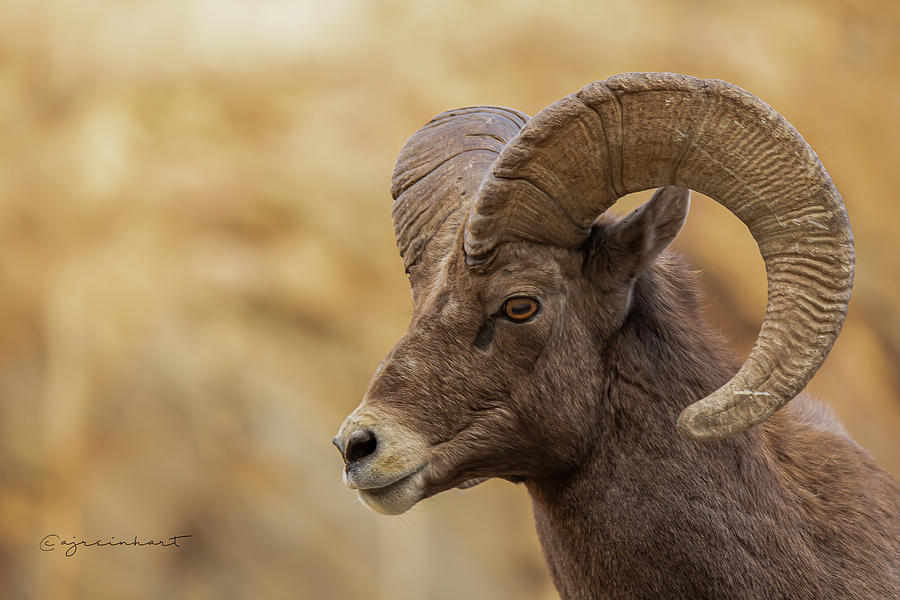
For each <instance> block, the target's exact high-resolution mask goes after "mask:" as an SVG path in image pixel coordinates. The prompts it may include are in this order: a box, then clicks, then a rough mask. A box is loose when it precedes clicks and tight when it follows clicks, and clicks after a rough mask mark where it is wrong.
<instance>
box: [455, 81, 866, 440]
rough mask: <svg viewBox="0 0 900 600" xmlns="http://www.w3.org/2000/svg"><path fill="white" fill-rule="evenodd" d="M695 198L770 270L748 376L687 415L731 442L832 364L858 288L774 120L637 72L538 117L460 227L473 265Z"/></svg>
mask: <svg viewBox="0 0 900 600" xmlns="http://www.w3.org/2000/svg"><path fill="white" fill-rule="evenodd" d="M665 185H676V186H681V187H686V188H692V189H694V190H697V191H699V192H701V193H703V194H706V195H707V196H709V197H711V198H713V199H715V200H716V201H717V202H719V203H720V204H722V205H723V206H725V207H726V208H728V209H729V210H730V211H731V212H732V213H734V214H735V215H736V216H737V217H738V218H739V219H740V220H741V221H742V222H743V223H744V224H745V225H746V226H747V228H748V229H749V230H750V233H751V234H752V235H753V237H754V239H755V240H756V242H757V244H758V245H759V249H760V252H761V254H762V257H763V259H764V261H765V265H766V275H767V281H768V302H767V306H766V314H765V318H764V320H763V323H762V327H761V329H760V332H759V335H758V337H757V340H756V343H755V344H754V346H753V349H752V350H751V352H750V355H749V356H748V357H747V360H746V361H745V362H744V364H743V366H742V367H741V369H740V370H739V371H738V373H737V374H735V376H734V377H733V378H732V379H731V380H730V381H728V382H727V383H726V384H725V385H724V386H722V387H721V388H719V389H718V390H716V391H715V392H713V393H712V394H711V395H709V396H707V397H706V398H703V399H702V400H699V401H696V402H694V403H693V404H691V405H690V406H688V407H687V408H686V409H685V410H684V411H683V412H682V414H681V416H680V417H679V419H678V430H679V432H680V433H681V435H682V436H683V437H685V438H688V439H696V440H705V439H719V438H724V437H727V436H729V435H731V434H734V433H736V432H738V431H742V430H744V429H747V428H748V427H751V426H752V425H755V424H757V423H759V422H760V421H762V420H764V419H765V418H766V417H768V416H769V415H770V414H772V413H773V412H774V411H775V410H777V409H779V408H780V407H782V406H783V405H784V404H785V403H787V402H788V401H789V400H790V399H792V398H793V397H794V396H795V395H797V394H798V393H799V392H800V391H801V390H802V389H803V387H804V386H805V385H806V383H807V382H808V381H809V379H810V378H811V377H812V376H813V375H814V374H815V372H816V371H817V370H818V368H819V366H821V364H822V362H823V361H824V360H825V357H826V356H827V354H828V352H829V350H830V349H831V347H832V345H833V343H834V341H835V339H836V338H837V336H838V334H839V333H840V329H841V326H842V325H843V322H844V317H845V315H846V311H847V305H848V303H849V300H850V289H851V287H852V285H853V263H854V252H853V236H852V233H851V230H850V223H849V221H848V219H847V213H846V211H845V210H844V205H843V202H842V201H841V197H840V195H839V194H838V192H837V190H836V189H835V187H834V184H833V183H832V181H831V178H830V177H829V175H828V173H827V172H826V171H825V168H824V167H823V165H822V163H821V162H820V161H819V158H818V157H817V156H816V153H815V152H814V151H813V150H812V148H810V146H809V145H808V144H807V143H806V142H805V141H804V139H803V138H802V137H801V136H800V134H799V133H797V131H796V129H794V127H793V126H792V125H791V124H790V123H788V122H787V121H786V120H785V119H784V118H783V117H782V116H781V115H779V114H778V113H777V112H776V111H775V110H774V109H772V108H771V107H770V106H768V105H767V104H766V103H764V102H763V101H761V100H760V99H759V98H757V97H755V96H754V95H752V94H750V93H749V92H746V91H745V90H743V89H741V88H739V87H737V86H735V85H732V84H729V83H727V82H724V81H719V80H702V79H696V78H693V77H688V76H685V75H679V74H674V73H629V74H624V75H618V76H615V77H611V78H609V79H606V80H605V81H602V82H596V83H592V84H589V85H587V86H585V87H584V88H582V89H581V90H580V91H578V92H576V93H575V94H573V95H571V96H568V97H567V98H564V99H562V100H560V101H558V102H556V103H554V104H552V105H551V106H549V107H548V108H546V109H544V110H543V111H541V112H540V113H539V114H537V115H536V116H535V117H534V118H532V119H531V120H530V121H529V122H528V124H527V125H526V126H525V127H523V128H522V130H521V131H520V132H519V134H518V135H517V136H516V138H515V139H513V140H512V141H510V142H509V144H507V146H506V147H505V148H504V149H503V151H502V152H501V153H500V155H499V156H498V157H497V160H496V162H495V163H494V164H493V166H492V167H491V169H490V171H489V173H487V175H486V176H485V179H484V181H483V182H482V185H481V188H480V190H479V195H478V198H477V199H476V201H475V202H474V203H473V205H472V207H471V209H470V213H469V217H468V221H467V223H466V232H465V244H464V251H465V254H466V260H467V261H468V262H469V264H481V265H482V268H489V261H490V258H491V256H492V255H493V252H494V250H495V249H496V248H497V246H498V245H499V244H502V243H504V242H507V241H512V240H530V241H534V242H538V243H544V244H551V245H557V246H563V247H576V246H578V245H579V244H581V243H583V242H584V240H585V239H586V238H587V236H588V235H589V232H590V226H591V223H592V222H593V221H594V220H595V219H596V217H597V216H598V215H600V214H601V213H603V212H604V211H605V210H606V209H607V208H608V207H609V206H610V205H612V204H613V203H614V202H615V201H616V200H617V199H618V198H619V197H621V196H623V195H625V194H628V193H631V192H636V191H640V190H644V189H648V188H653V187H658V186H665Z"/></svg>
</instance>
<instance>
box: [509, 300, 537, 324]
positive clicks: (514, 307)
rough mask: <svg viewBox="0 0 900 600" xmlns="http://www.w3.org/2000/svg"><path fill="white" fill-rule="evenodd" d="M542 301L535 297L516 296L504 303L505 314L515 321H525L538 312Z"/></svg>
mask: <svg viewBox="0 0 900 600" xmlns="http://www.w3.org/2000/svg"><path fill="white" fill-rule="evenodd" d="M540 309H541V305H540V303H539V302H538V301H537V300H535V299H534V298H526V297H524V296H516V297H515V298H510V299H509V300H507V301H506V302H504V303H503V315H504V316H505V317H506V318H507V319H509V320H510V321H513V322H515V323H524V322H525V321H527V320H529V319H530V318H531V317H533V316H534V315H536V314H537V312H538V311H539V310H540Z"/></svg>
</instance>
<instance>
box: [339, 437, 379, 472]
mask: <svg viewBox="0 0 900 600" xmlns="http://www.w3.org/2000/svg"><path fill="white" fill-rule="evenodd" d="M377 446H378V441H377V440H376V439H375V434H374V433H372V432H371V431H370V430H368V429H357V430H356V431H354V432H353V433H351V434H350V439H349V440H347V454H346V455H345V456H346V459H347V464H350V463H355V462H356V461H358V460H362V459H363V458H365V457H367V456H369V455H370V454H372V453H373V452H375V448H376V447H377Z"/></svg>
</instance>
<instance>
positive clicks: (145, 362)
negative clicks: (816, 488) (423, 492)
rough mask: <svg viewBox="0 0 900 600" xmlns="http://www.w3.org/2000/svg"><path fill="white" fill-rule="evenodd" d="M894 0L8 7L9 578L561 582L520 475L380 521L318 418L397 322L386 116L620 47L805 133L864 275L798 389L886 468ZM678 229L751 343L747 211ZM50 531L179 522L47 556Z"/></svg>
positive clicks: (232, 585) (553, 92)
mask: <svg viewBox="0 0 900 600" xmlns="http://www.w3.org/2000/svg"><path fill="white" fill-rule="evenodd" d="M897 6H898V5H897V4H896V3H892V2H884V3H881V4H879V3H878V2H874V1H872V2H866V1H864V0H847V1H823V0H808V1H799V0H797V1H775V0H756V1H753V2H704V1H700V0H683V1H681V2H666V1H664V0H653V1H634V2H610V1H588V0H585V1H583V2H582V1H575V0H563V1H557V2H540V1H536V0H524V1H522V0H518V1H513V0H504V1H497V2H477V1H474V0H470V1H461V2H438V1H427V2H426V1H422V2H400V1H397V0H341V1H338V2H333V3H324V2H314V1H312V0H298V1H294V2H289V1H285V0H257V1H255V2H249V1H246V2H241V1H238V0H155V1H151V0H131V1H112V0H108V1H101V0H79V1H78V2H66V1H63V0H43V1H41V2H33V1H31V0H18V1H17V0H7V1H6V2H2V3H0V597H2V598H13V599H15V598H38V599H43V598H147V599H150V598H169V597H171V598H200V599H202V598H304V599H306V598H309V599H318V598H323V599H332V598H334V599H351V598H361V597H365V598H367V599H370V600H380V599H398V600H403V599H422V598H427V599H451V598H476V599H478V598H485V599H488V598H490V599H494V598H522V599H549V598H555V597H556V595H555V592H554V590H553V587H552V585H551V584H550V583H549V580H548V577H547V574H546V570H545V568H544V566H543V562H542V560H541V557H540V550H539V548H538V546H537V540H536V537H535V534H534V532H533V526H532V523H531V516H530V507H529V503H528V499H527V495H526V493H525V492H524V490H523V489H521V488H517V487H515V486H512V485H510V484H506V483H502V482H491V483H488V484H485V485H483V486H480V487H478V488H475V489H473V490H470V491H466V492H459V491H455V492H450V493H447V494H444V495H442V496H440V497H438V498H436V499H433V500H431V501H428V502H426V503H423V504H422V505H420V506H419V507H417V508H416V509H414V510H413V511H412V512H411V513H410V514H408V515H406V516H403V517H401V518H395V519H388V518H384V517H380V516H377V515H375V514H374V513H371V512H369V511H368V510H366V509H365V508H363V507H362V506H361V505H360V504H359V503H358V502H357V501H356V500H355V498H354V495H353V494H352V493H351V492H350V491H348V490H346V489H344V488H343V486H342V484H341V482H340V460H339V457H338V454H337V452H335V451H334V449H333V448H332V447H331V444H330V439H331V436H332V435H333V434H334V433H335V431H336V430H337V427H338V425H339V423H340V421H341V419H342V418H343V416H344V415H345V414H346V413H347V412H349V411H350V410H351V409H352V408H353V407H354V406H355V405H356V404H357V402H358V400H359V398H360V396H361V394H362V392H363V391H364V389H365V386H366V383H367V381H368V378H369V376H370V374H371V372H372V370H373V368H374V367H375V365H376V364H377V362H378V360H379V359H380V357H381V356H382V355H383V354H384V353H385V352H386V351H387V350H388V349H389V348H390V346H391V345H392V343H393V341H394V340H395V339H396V338H397V337H398V336H399V335H401V334H402V332H403V331H404V330H405V328H406V324H407V321H408V318H409V314H410V300H409V293H408V290H407V287H406V281H405V277H404V275H403V270H402V266H401V263H400V260H399V257H398V255H397V252H396V247H395V244H394V240H393V237H392V232H391V224H390V212H389V208H390V198H389V195H388V187H389V177H390V173H391V169H392V167H393V161H394V159H395V157H396V153H397V151H398V150H399V148H400V146H401V145H402V143H403V141H404V140H405V139H406V137H407V136H409V135H410V134H411V133H412V132H413V131H414V130H415V129H416V128H418V127H419V126H420V125H421V124H422V123H423V122H425V121H426V120H427V119H428V118H430V117H431V116H432V115H433V114H435V113H437V112H440V111H442V110H445V109H448V108H452V107H455V106H460V105H468V104H499V105H507V106H512V107H516V108H519V109H521V110H524V111H526V112H528V113H530V114H534V113H535V112H536V111H537V110H539V109H540V108H542V107H543V106H545V105H547V104H548V103H550V102H552V101H554V100H556V99H558V98H560V97H562V96H564V95H566V94H568V93H570V92H572V91H574V90H576V89H578V88H579V87H581V86H582V85H584V84H585V83H587V82H589V81H592V80H595V79H602V78H604V77H606V76H609V75H611V74H615V73H619V72H623V71H632V70H653V71H662V70H670V71H680V72H686V73H690V74H694V75H697V76H701V77H718V78H722V79H726V80H729V81H732V82H735V83H738V84H739V85H741V86H743V87H745V88H747V89H749V90H751V91H753V92H754V93H756V94H757V95H759V96H760V97H762V98H763V99H765V100H766V101H767V102H769V103H770V104H772V105H773V106H774V107H775V108H776V109H778V110H779V111H781V112H782V114H784V115H785V116H786V117H787V118H788V119H789V120H791V121H792V122H793V123H794V124H795V125H796V126H797V128H798V129H799V130H800V131H801V132H802V133H803V134H804V135H805V136H806V138H807V140H808V141H809V142H810V143H811V144H812V145H813V146H814V148H815V149H816V151H817V152H818V153H819V155H820V156H821V157H822V159H823V161H824V162H825V164H826V166H827V168H828V169H829V171H830V172H831V174H832V176H833V178H834V180H835V182H836V183H837V186H838V188H839V189H840V190H841V192H842V194H843V195H844V198H845V201H846V204H847V207H848V211H849V213H850V216H851V220H852V223H853V226H854V230H855V234H856V239H857V254H858V271H857V273H858V274H857V284H856V288H855V295H854V299H853V303H852V306H851V312H850V316H849V318H848V321H847V325H846V327H845V331H844V334H843V335H842V337H841V338H840V340H839V341H838V343H837V345H836V347H835V349H834V351H833V352H832V355H831V357H830V358H829V360H828V361H827V362H826V364H825V366H824V368H823V370H822V371H821V373H820V374H819V375H818V376H817V377H816V378H815V379H814V380H813V382H812V383H811V385H810V389H811V390H812V391H813V392H814V393H816V394H818V395H820V396H822V397H824V398H825V399H826V400H827V401H828V402H830V403H831V404H832V405H833V406H834V407H835V408H836V409H837V411H838V413H839V414H840V415H841V417H842V418H843V420H844V422H845V423H846V425H847V427H848V429H849V430H850V432H851V433H852V434H853V435H854V436H855V437H856V439H858V440H859V441H860V442H861V443H862V444H863V445H865V446H866V447H867V448H868V449H869V450H870V451H871V452H872V453H873V454H874V455H875V456H876V457H877V458H878V459H879V460H880V462H881V463H882V464H883V465H884V466H885V467H886V468H887V469H888V470H890V471H891V472H893V473H894V474H900V442H898V435H900V373H898V366H900V365H898V363H900V326H898V324H897V317H898V315H900V282H898V276H900V255H898V250H900V240H898V234H897V224H898V223H900V202H898V200H897V197H896V196H897V193H896V183H895V182H896V179H897V177H896V175H897V160H898V156H900V116H898V110H900V16H898V8H897ZM639 199H640V198H638V199H637V200H639ZM637 200H635V199H631V203H632V204H633V203H634V202H635V201H637ZM677 246H678V247H679V248H680V250H681V251H683V252H684V253H686V254H688V255H690V256H691V257H692V259H693V261H694V262H695V264H696V265H697V266H698V267H699V268H702V269H703V272H704V277H705V281H706V284H707V290H708V295H709V306H710V308H709V311H710V317H711V318H712V319H714V320H715V322H716V323H718V324H719V325H720V326H721V327H722V328H723V329H724V330H725V331H727V332H728V333H729V335H730V336H731V337H732V339H733V340H734V343H735V347H736V348H738V349H739V350H740V351H741V352H746V351H747V350H748V349H749V346H750V344H751V343H752V340H753V336H754V335H755V333H756V330H757V328H758V326H759V322H760V319H761V316H762V311H763V307H764V303H765V281H764V277H763V269H762V264H761V261H760V259H759V257H758V253H757V251H756V249H755V246H754V245H753V243H752V241H751V240H750V239H749V235H747V234H746V232H745V230H744V229H743V227H742V226H741V225H740V224H739V223H737V222H736V220H735V219H733V218H732V217H731V216H730V215H729V214H727V213H724V212H723V211H722V210H721V209H719V208H717V206H716V205H714V204H713V203H712V202H710V201H708V200H704V199H702V198H698V199H696V200H695V202H694V205H693V207H692V210H691V217H690V219H689V224H688V226H687V227H686V229H685V231H684V232H683V233H682V235H681V236H680V238H679V240H678V242H677ZM48 533H58V534H59V535H61V536H63V537H66V538H67V539H71V538H73V537H76V538H81V537H84V538H86V539H92V538H93V539H95V538H101V537H102V538H109V537H111V536H116V538H117V539H127V538H131V537H133V536H135V535H137V536H141V537H143V538H167V537H169V536H172V535H180V534H192V535H193V536H194V537H193V538H191V539H189V540H187V541H186V542H183V543H184V545H185V547H184V548H183V549H181V550H174V549H160V548H144V549H127V548H81V549H79V551H78V552H77V553H76V555H75V556H73V557H71V558H66V557H65V556H63V555H62V553H61V552H59V551H57V552H53V553H48V552H41V551H40V550H39V548H38V542H39V540H40V539H41V538H42V537H43V536H44V535H46V534H48ZM598 543H602V540H598Z"/></svg>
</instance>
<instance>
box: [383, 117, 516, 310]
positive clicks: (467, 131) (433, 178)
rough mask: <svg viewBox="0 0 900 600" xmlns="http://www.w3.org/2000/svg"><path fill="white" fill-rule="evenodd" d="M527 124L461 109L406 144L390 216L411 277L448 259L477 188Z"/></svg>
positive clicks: (397, 170)
mask: <svg viewBox="0 0 900 600" xmlns="http://www.w3.org/2000/svg"><path fill="white" fill-rule="evenodd" d="M527 120H528V116H527V115H524V114H522V113H520V112H517V111H514V110H511V109H506V108H498V107H486V106H477V107H469V108H460V109H457V110H452V111H447V112H444V113H441V114H439V115H437V116H436V117H434V118H433V119H432V120H431V121H429V122H428V123H427V124H425V125H424V126H423V127H422V128H421V129H419V131H417V132H416V133H415V134H413V136H412V137H411V138H409V140H407V142H406V144H405V145H404V146H403V149H402V150H401V151H400V156H399V157H398V158H397V164H396V166H395V167H394V174H393V176H392V178H391V196H393V198H394V206H393V209H392V213H391V216H392V218H393V222H394V233H395V235H396V237H397V246H398V247H399V249H400V255H401V256H402V257H403V264H404V266H405V267H406V270H407V271H408V272H409V271H410V269H411V268H412V267H414V266H415V265H419V266H420V267H423V268H424V270H425V271H426V272H427V271H428V270H429V269H430V268H431V267H433V264H434V263H435V262H436V261H437V260H439V259H440V258H442V257H443V256H445V255H446V253H447V252H448V251H449V245H450V244H451V243H452V240H453V238H454V237H455V234H456V232H458V231H459V228H460V227H461V226H462V224H463V221H464V220H465V218H466V215H467V213H468V208H469V206H470V205H471V203H472V202H473V201H474V199H475V195H476V192H477V190H478V185H479V184H480V183H481V180H482V179H483V178H484V176H485V174H486V173H487V171H488V169H489V168H490V166H491V164H492V163H493V162H494V160H495V159H496V158H497V155H498V154H499V153H500V151H501V150H502V149H503V148H504V146H506V143H507V142H508V141H509V140H511V139H512V138H514V137H515V136H516V134H517V133H518V132H519V130H520V129H521V128H522V126H523V125H524V124H525V122H526V121H527ZM461 209H462V210H461ZM412 281H413V284H414V285H413V294H414V295H415V292H416V290H415V281H416V280H415V279H413V280H412Z"/></svg>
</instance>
